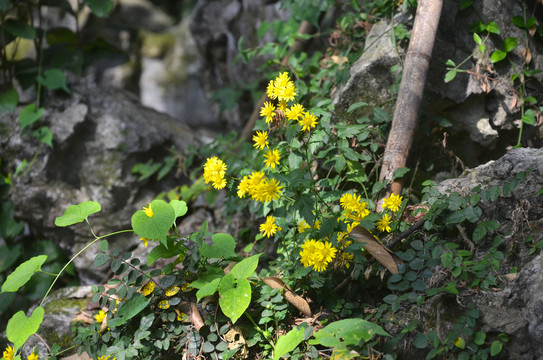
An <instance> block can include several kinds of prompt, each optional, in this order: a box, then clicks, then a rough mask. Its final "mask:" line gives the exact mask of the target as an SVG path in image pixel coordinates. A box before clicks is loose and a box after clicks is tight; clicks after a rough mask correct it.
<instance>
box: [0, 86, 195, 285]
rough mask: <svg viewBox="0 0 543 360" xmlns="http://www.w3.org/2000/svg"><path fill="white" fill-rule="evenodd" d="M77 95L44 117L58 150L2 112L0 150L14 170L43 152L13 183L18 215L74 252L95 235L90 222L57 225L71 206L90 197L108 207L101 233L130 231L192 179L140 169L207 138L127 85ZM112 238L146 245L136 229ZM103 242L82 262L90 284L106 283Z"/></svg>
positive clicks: (120, 243)
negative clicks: (146, 209)
mask: <svg viewBox="0 0 543 360" xmlns="http://www.w3.org/2000/svg"><path fill="white" fill-rule="evenodd" d="M73 93H74V96H73V97H71V98H68V99H57V101H56V102H55V107H50V108H47V109H46V112H45V115H44V117H43V121H44V123H45V124H48V125H49V126H50V127H51V129H52V131H53V134H54V139H53V148H48V147H44V146H41V145H39V144H38V143H37V141H35V140H32V139H31V138H29V137H21V135H20V131H19V125H18V120H17V116H16V115H15V114H7V115H6V114H4V115H3V116H2V117H1V118H0V128H1V129H2V132H3V133H5V134H9V136H1V137H0V151H1V153H2V158H3V160H4V161H5V162H6V164H7V165H8V166H9V168H10V169H11V171H14V170H15V167H16V166H17V165H18V164H19V163H21V162H22V161H23V160H25V159H26V160H27V161H30V160H31V159H32V158H33V156H34V155H35V154H36V158H35V161H34V162H33V163H32V166H31V167H30V168H29V169H28V171H26V172H24V173H23V174H22V175H21V176H19V177H17V178H15V179H14V181H13V184H12V188H11V198H12V201H13V204H14V207H15V209H16V216H17V217H18V218H19V219H20V220H24V221H26V222H28V223H29V224H32V227H31V229H32V231H33V232H35V233H36V234H37V235H38V234H39V236H45V237H46V238H48V239H50V240H53V241H54V242H56V243H58V244H59V245H60V246H61V247H62V248H63V249H64V250H66V251H68V252H69V253H70V254H74V253H75V252H77V251H79V250H80V249H82V248H83V247H84V246H85V245H86V244H87V243H88V242H90V241H91V240H92V235H91V233H90V232H89V229H88V227H87V226H86V225H85V224H83V223H80V224H77V225H74V226H70V227H66V228H59V227H56V226H55V225H54V221H55V218H56V217H58V216H61V215H62V214H63V213H64V211H65V209H66V208H67V207H68V206H69V205H72V204H79V203H81V202H83V201H88V200H93V201H98V202H99V203H100V204H101V205H102V211H101V212H100V213H98V214H95V215H91V216H90V217H89V221H90V223H91V225H92V228H93V230H94V232H95V233H96V234H98V235H104V234H107V233H109V232H113V231H117V230H122V229H130V228H131V226H130V219H131V216H132V214H133V213H134V212H135V211H136V210H138V209H141V208H142V206H145V205H147V204H148V203H149V202H150V201H151V200H152V199H153V198H154V197H155V196H156V194H158V193H160V192H161V191H164V190H170V189H172V188H173V187H174V186H176V185H179V184H180V183H182V182H183V181H188V180H186V179H185V180H183V179H182V178H175V177H174V176H173V175H172V176H170V177H169V178H168V177H167V178H165V179H163V180H162V181H160V182H157V181H155V180H154V178H151V179H152V180H151V179H150V180H148V181H145V182H139V181H138V177H137V176H136V175H134V174H132V173H131V169H132V167H133V166H134V165H135V164H137V163H145V162H147V161H149V160H151V161H156V162H159V161H161V160H162V159H163V158H164V157H165V156H166V155H168V154H169V150H170V148H172V147H173V148H175V149H177V151H180V152H182V153H183V152H186V151H187V147H188V146H189V145H198V144H199V143H200V138H201V136H200V135H199V134H197V133H196V132H195V131H194V130H192V129H190V128H189V127H188V126H187V125H185V124H184V123H183V122H181V121H176V120H174V119H172V118H170V117H169V116H167V115H164V114H160V113H158V112H156V111H153V110H151V109H148V108H145V107H143V106H141V105H140V103H139V101H138V100H137V99H135V98H134V97H133V96H131V95H130V94H128V93H126V92H124V91H122V90H106V89H102V88H98V87H91V88H85V87H79V88H78V87H74V88H73ZM59 119H60V120H61V121H59ZM174 172H175V171H174ZM110 241H111V242H112V246H113V247H121V248H123V249H126V250H128V249H130V248H131V247H135V246H136V244H138V243H139V241H138V239H137V237H136V236H134V235H133V234H130V235H119V236H116V237H114V238H112V239H110ZM95 248H96V247H91V248H90V249H89V250H87V251H86V252H84V253H83V254H82V256H79V257H78V258H76V260H75V262H74V263H75V266H76V268H77V271H78V272H79V276H80V279H81V281H82V282H83V283H84V284H88V283H94V282H97V281H98V282H99V281H100V280H101V277H102V276H103V274H100V272H96V271H95V269H93V267H92V261H93V259H94V255H95V251H96V250H95Z"/></svg>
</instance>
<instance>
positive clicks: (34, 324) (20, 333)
mask: <svg viewBox="0 0 543 360" xmlns="http://www.w3.org/2000/svg"><path fill="white" fill-rule="evenodd" d="M44 313H45V311H44V309H43V308H42V307H41V306H38V307H37V308H36V309H34V311H33V312H32V315H30V317H29V318H27V317H26V315H25V313H24V312H23V311H22V310H21V311H19V312H17V313H16V314H15V315H13V316H12V317H11V319H9V321H8V326H7V327H6V335H7V337H8V340H9V341H11V342H12V343H13V345H14V346H15V348H19V347H21V346H23V344H24V343H25V341H26V339H28V337H29V336H30V335H33V334H35V333H36V331H38V329H39V328H40V325H41V323H42V321H43V315H44Z"/></svg>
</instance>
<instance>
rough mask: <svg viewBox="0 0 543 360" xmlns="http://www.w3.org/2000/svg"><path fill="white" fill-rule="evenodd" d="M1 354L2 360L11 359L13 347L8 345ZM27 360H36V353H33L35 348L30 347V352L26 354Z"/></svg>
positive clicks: (13, 353)
mask: <svg viewBox="0 0 543 360" xmlns="http://www.w3.org/2000/svg"><path fill="white" fill-rule="evenodd" d="M2 355H3V357H4V360H13V358H14V357H15V348H14V347H13V346H8V347H7V348H6V350H4V353H3V354H2ZM27 360H38V354H36V353H35V348H32V354H30V355H28V357H27Z"/></svg>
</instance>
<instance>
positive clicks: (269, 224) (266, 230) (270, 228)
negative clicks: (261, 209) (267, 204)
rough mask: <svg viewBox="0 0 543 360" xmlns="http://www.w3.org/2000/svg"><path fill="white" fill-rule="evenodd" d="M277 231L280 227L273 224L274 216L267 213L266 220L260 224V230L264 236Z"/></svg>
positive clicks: (269, 235) (270, 235) (271, 234)
mask: <svg viewBox="0 0 543 360" xmlns="http://www.w3.org/2000/svg"><path fill="white" fill-rule="evenodd" d="M277 231H281V228H280V227H279V226H277V225H276V224H275V216H271V215H269V216H268V217H266V222H264V223H263V224H260V232H261V233H263V235H264V236H267V237H272V236H273V235H275V233H276V232H277Z"/></svg>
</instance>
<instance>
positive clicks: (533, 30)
mask: <svg viewBox="0 0 543 360" xmlns="http://www.w3.org/2000/svg"><path fill="white" fill-rule="evenodd" d="M536 31H537V26H535V25H534V26H532V27H531V28H529V29H528V34H530V36H531V37H533V36H534V35H535V32H536Z"/></svg>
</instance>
